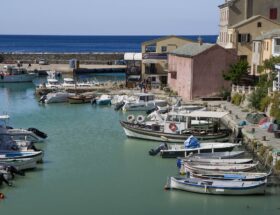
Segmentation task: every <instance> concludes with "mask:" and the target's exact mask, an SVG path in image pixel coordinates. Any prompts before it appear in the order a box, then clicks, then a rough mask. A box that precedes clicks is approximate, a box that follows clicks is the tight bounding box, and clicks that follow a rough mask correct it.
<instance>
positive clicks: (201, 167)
mask: <svg viewBox="0 0 280 215" xmlns="http://www.w3.org/2000/svg"><path fill="white" fill-rule="evenodd" d="M258 164H259V163H258V162H256V163H252V164H223V163H216V164H213V165H212V164H203V163H189V162H185V163H184V167H185V168H186V169H187V170H190V171H196V172H200V173H203V172H204V171H208V172H209V171H222V172H240V171H241V172H245V171H250V170H252V169H254V168H256V166H257V165H258Z"/></svg>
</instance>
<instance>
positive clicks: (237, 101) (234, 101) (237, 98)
mask: <svg viewBox="0 0 280 215" xmlns="http://www.w3.org/2000/svg"><path fill="white" fill-rule="evenodd" d="M242 98H243V97H242V95H241V94H239V93H236V94H234V95H233V97H232V98H231V103H232V104H234V105H237V106H239V105H240V104H241V102H242Z"/></svg>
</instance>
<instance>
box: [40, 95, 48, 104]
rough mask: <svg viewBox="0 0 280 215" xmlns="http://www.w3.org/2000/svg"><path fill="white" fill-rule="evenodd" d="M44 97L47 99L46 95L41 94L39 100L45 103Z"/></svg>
mask: <svg viewBox="0 0 280 215" xmlns="http://www.w3.org/2000/svg"><path fill="white" fill-rule="evenodd" d="M46 99H47V95H43V96H41V98H40V100H39V102H42V103H45V101H46Z"/></svg>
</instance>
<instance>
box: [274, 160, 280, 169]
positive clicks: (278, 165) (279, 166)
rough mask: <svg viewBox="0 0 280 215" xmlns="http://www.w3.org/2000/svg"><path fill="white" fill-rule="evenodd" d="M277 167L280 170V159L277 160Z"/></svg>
mask: <svg viewBox="0 0 280 215" xmlns="http://www.w3.org/2000/svg"><path fill="white" fill-rule="evenodd" d="M275 169H276V170H278V171H279V170H280V160H278V161H276V164H275Z"/></svg>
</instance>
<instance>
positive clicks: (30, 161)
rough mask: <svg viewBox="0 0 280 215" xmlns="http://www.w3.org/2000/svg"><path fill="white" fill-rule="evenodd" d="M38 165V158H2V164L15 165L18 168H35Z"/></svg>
mask: <svg viewBox="0 0 280 215" xmlns="http://www.w3.org/2000/svg"><path fill="white" fill-rule="evenodd" d="M36 165H37V158H21V159H6V160H0V166H13V167H15V168H16V169H17V170H19V171H20V170H27V169H34V168H35V167H36Z"/></svg>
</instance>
